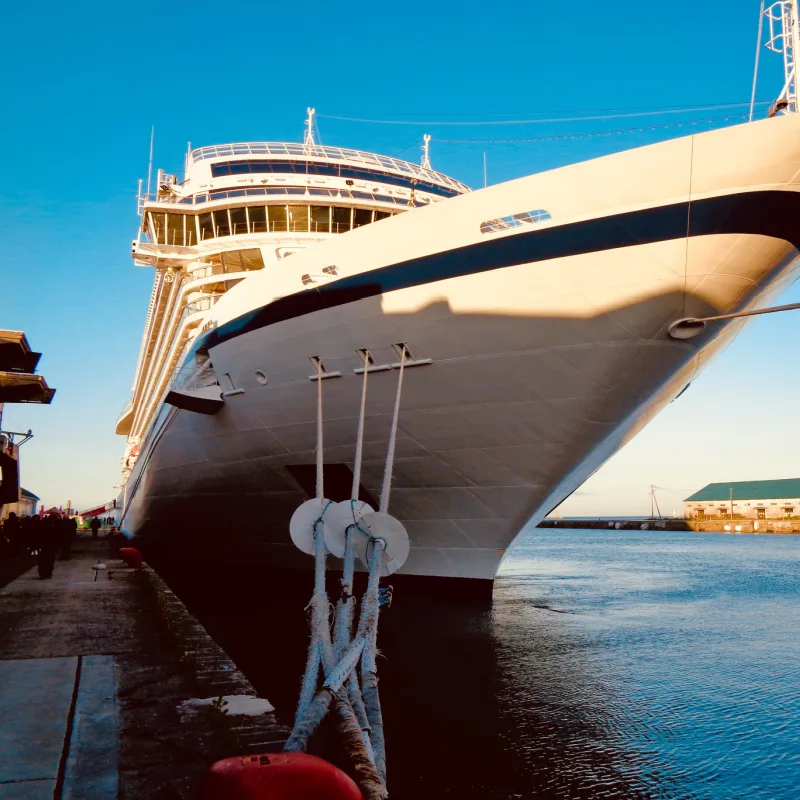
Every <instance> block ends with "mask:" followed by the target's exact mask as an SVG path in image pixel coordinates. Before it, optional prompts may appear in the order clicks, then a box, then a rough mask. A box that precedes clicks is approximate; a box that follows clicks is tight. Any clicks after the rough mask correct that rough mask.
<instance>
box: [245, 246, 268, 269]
mask: <svg viewBox="0 0 800 800" xmlns="http://www.w3.org/2000/svg"><path fill="white" fill-rule="evenodd" d="M241 256H242V269H243V270H245V271H250V270H254V269H264V259H263V258H262V257H261V250H259V249H258V248H257V247H252V248H248V249H247V250H242V251H241Z"/></svg>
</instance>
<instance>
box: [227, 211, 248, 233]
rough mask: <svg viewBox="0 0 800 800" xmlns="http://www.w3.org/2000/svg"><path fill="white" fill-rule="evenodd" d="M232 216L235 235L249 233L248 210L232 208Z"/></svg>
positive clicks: (232, 229)
mask: <svg viewBox="0 0 800 800" xmlns="http://www.w3.org/2000/svg"><path fill="white" fill-rule="evenodd" d="M230 214H231V232H232V233H233V234H234V235H235V234H237V233H247V210H246V209H245V208H232V209H231V210H230Z"/></svg>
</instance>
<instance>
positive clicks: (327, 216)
mask: <svg viewBox="0 0 800 800" xmlns="http://www.w3.org/2000/svg"><path fill="white" fill-rule="evenodd" d="M311 230H312V232H313V233H330V232H331V209H330V206H311Z"/></svg>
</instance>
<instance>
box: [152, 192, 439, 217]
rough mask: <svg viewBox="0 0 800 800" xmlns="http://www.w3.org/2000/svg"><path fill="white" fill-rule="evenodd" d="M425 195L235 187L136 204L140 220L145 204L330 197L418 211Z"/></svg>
mask: <svg viewBox="0 0 800 800" xmlns="http://www.w3.org/2000/svg"><path fill="white" fill-rule="evenodd" d="M421 192H425V190H424V189H417V190H416V192H415V195H414V196H413V197H411V196H403V195H389V194H380V193H378V192H368V191H364V190H362V189H353V190H351V189H336V188H330V189H320V188H318V187H315V186H308V187H306V186H267V187H264V186H249V187H246V188H242V187H237V188H232V189H228V190H220V189H217V190H214V191H213V192H212V194H211V195H209V194H208V192H200V193H198V194H193V195H187V196H185V197H180V196H178V195H156V194H147V195H142V196H141V202H140V208H139V212H140V216H141V213H142V212H143V210H144V206H145V204H152V203H161V204H169V205H181V206H200V205H204V204H205V203H214V202H217V201H219V200H233V199H236V198H239V197H243V198H248V197H258V198H263V197H267V196H270V197H271V196H275V197H278V196H279V197H301V196H309V197H330V198H334V199H342V200H347V201H353V200H355V201H358V200H367V201H370V202H371V201H376V202H379V203H392V204H393V205H404V206H411V207H419V206H425V205H428V202H429V201H428V198H426V197H422V196H420V194H419V193H421Z"/></svg>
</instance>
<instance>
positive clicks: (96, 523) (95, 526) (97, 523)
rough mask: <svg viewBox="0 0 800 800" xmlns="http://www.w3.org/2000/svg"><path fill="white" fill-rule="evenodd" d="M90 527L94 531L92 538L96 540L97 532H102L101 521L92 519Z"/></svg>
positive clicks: (95, 518)
mask: <svg viewBox="0 0 800 800" xmlns="http://www.w3.org/2000/svg"><path fill="white" fill-rule="evenodd" d="M89 527H90V528H91V529H92V538H93V539H96V538H97V532H98V531H99V530H100V520H99V519H98V518H97V517H92V521H91V522H90V523H89Z"/></svg>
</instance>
